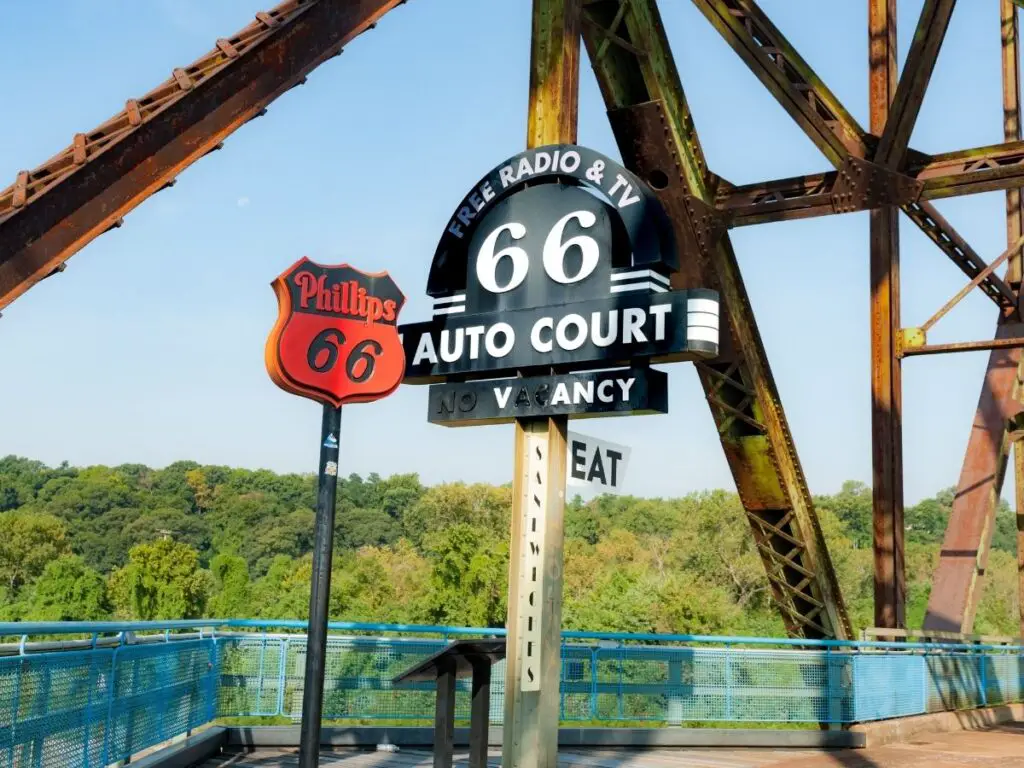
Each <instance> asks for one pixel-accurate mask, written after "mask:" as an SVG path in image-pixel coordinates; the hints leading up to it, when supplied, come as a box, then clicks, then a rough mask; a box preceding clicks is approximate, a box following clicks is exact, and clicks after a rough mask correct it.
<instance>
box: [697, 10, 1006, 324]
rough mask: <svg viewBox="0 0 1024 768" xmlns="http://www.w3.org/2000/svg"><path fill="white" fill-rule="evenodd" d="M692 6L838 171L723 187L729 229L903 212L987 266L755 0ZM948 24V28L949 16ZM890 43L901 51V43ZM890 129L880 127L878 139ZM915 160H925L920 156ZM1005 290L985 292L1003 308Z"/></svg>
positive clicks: (952, 254)
mask: <svg viewBox="0 0 1024 768" xmlns="http://www.w3.org/2000/svg"><path fill="white" fill-rule="evenodd" d="M693 2H694V4H695V5H696V6H697V7H698V8H699V9H700V10H701V11H702V12H703V13H704V15H705V16H706V17H707V18H708V20H709V21H710V22H711V23H712V25H713V26H714V27H715V29H717V30H718V31H719V33H720V34H721V35H722V37H723V38H724V39H725V41H726V42H727V43H728V44H729V46H730V47H731V48H732V49H733V50H735V51H736V53H737V54H738V55H739V56H740V58H741V59H743V61H744V62H745V63H746V64H747V66H748V67H750V69H751V71H752V72H753V73H754V74H755V75H756V76H757V78H758V79H759V80H760V81H761V82H762V83H763V84H764V85H765V87H766V88H767V89H768V91H769V92H770V93H771V94H772V95H773V96H774V97H775V99H776V100H777V101H778V102H779V104H780V105H782V107H783V108H784V109H785V110H786V111H787V112H789V114H790V116H792V117H793V119H794V120H795V121H796V123H797V125H799V126H800V128H801V129H803V131H804V133H806V134H807V137H808V138H809V139H810V140H811V141H812V142H814V144H815V145H816V146H817V147H818V149H820V150H821V151H822V153H823V154H824V155H825V157H826V158H827V159H828V160H829V162H831V163H832V165H833V166H835V167H836V169H837V170H836V172H835V173H832V174H821V175H817V176H806V177H795V178H793V179H784V180H781V181H780V182H775V183H769V184H768V185H751V186H749V187H743V188H735V187H733V188H731V189H730V188H729V187H728V186H726V185H722V186H721V187H719V188H718V189H717V190H716V203H717V204H718V205H719V207H721V208H723V209H724V210H726V211H727V212H728V213H729V221H730V225H731V226H743V225H749V224H757V223H762V222H765V221H772V220H777V219H797V218H805V217H808V216H813V215H825V214H835V213H848V212H852V211H862V210H868V209H872V210H873V209H877V208H879V207H881V206H884V205H898V206H900V207H901V208H902V210H903V212H904V213H906V214H907V216H908V218H910V220H911V221H913V222H914V223H915V224H916V225H917V226H918V227H920V228H921V230H922V231H923V232H924V233H925V234H926V235H927V236H928V237H929V238H930V239H931V240H932V242H933V243H935V244H936V245H937V246H938V247H939V249H940V250H942V252H943V253H945V254H946V256H947V257H949V259H950V260H951V261H952V262H953V263H954V264H955V265H957V266H958V267H960V268H961V269H962V270H963V271H964V274H966V275H967V276H968V277H974V275H975V274H977V271H978V270H975V269H973V266H974V265H976V264H980V265H981V268H983V267H984V262H983V261H982V260H981V258H980V257H979V256H978V255H977V254H976V253H975V252H974V251H973V249H971V247H970V246H969V245H968V244H967V242H966V241H965V240H964V238H963V237H962V236H961V235H960V233H958V232H957V231H956V230H955V229H954V228H953V226H952V225H951V224H950V223H949V222H948V221H946V220H945V219H944V218H943V217H942V216H940V215H939V214H938V212H937V211H935V210H934V209H933V208H931V207H930V206H928V205H927V204H925V203H922V202H920V201H919V198H920V196H921V191H922V189H923V186H924V182H922V181H919V180H917V179H914V178H910V177H908V176H906V175H905V174H903V173H901V172H899V171H898V170H897V169H895V168H894V167H891V166H887V165H885V164H883V163H881V161H880V158H878V157H876V156H875V155H876V146H877V145H878V138H877V137H876V136H875V135H874V134H871V133H867V132H865V131H864V129H863V128H862V127H861V126H860V125H859V124H858V123H857V121H856V120H855V119H854V118H853V117H852V116H851V115H850V113H849V112H847V110H846V108H845V107H843V105H842V103H841V102H840V101H839V99H838V98H837V97H836V96H835V94H833V93H832V91H831V90H829V88H828V86H827V85H825V83H824V81H823V80H822V79H821V78H820V77H819V76H818V75H817V73H815V71H814V70H813V69H812V68H811V66H810V65H809V64H808V63H807V62H806V61H804V59H803V58H802V57H801V56H800V54H799V53H798V52H797V51H796V49H795V48H794V47H793V45H792V44H791V43H790V42H789V41H788V40H787V39H786V38H785V36H783V34H782V33H781V32H780V31H779V30H778V29H777V28H776V27H775V25H774V24H772V22H771V20H770V19H769V18H768V17H767V15H765V13H764V11H762V10H761V8H760V7H759V6H758V5H757V3H756V2H754V0H693ZM926 10H927V9H926ZM950 10H951V8H950ZM929 18H931V17H929ZM943 18H944V19H945V21H946V22H947V23H948V17H943ZM872 41H873V43H872V44H873V46H874V47H875V48H877V47H878V46H879V45H880V44H882V43H886V42H887V41H886V40H874V38H873V37H872ZM888 42H891V43H892V45H895V38H893V40H892V41H888ZM873 50H874V49H873ZM876 52H877V51H876ZM872 60H874V54H873V55H872ZM915 60H917V61H919V62H921V63H919V66H920V67H921V70H922V71H921V73H920V75H919V78H920V79H927V76H929V75H930V72H931V69H930V68H929V67H927V66H925V65H924V62H923V61H921V57H920V56H919V55H918V56H917V57H916V59H915ZM893 78H895V73H894V74H893ZM893 88H894V89H895V88H896V83H895V79H894V80H893ZM886 109H888V107H887V108H886ZM914 115H916V108H914ZM884 125H885V123H881V124H880V125H879V127H878V128H877V132H878V133H881V132H882V127H884ZM872 128H873V129H875V127H874V126H872ZM904 154H905V152H904ZM911 154H912V155H913V156H914V157H915V158H918V157H919V154H918V153H911ZM995 280H998V278H995ZM1004 288H1005V286H1002V285H998V284H995V282H994V281H991V282H983V283H982V285H981V289H982V290H983V291H984V292H985V293H986V294H987V295H988V296H989V297H990V298H992V299H993V300H995V301H996V303H997V304H999V303H1002V302H1005V301H1010V302H1011V303H1012V302H1013V297H1012V295H1011V294H1008V293H1005V292H1004V291H1003V289H1004Z"/></svg>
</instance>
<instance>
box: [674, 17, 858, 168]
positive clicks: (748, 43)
mask: <svg viewBox="0 0 1024 768" xmlns="http://www.w3.org/2000/svg"><path fill="white" fill-rule="evenodd" d="M693 3H694V5H696V6H697V7H698V8H699V9H700V11H701V12H702V13H703V14H704V15H705V16H706V17H707V19H708V21H710V22H711V24H712V25H713V26H714V27H715V29H716V30H718V32H719V34H721V35H722V37H723V38H724V39H725V41H726V42H727V43H728V44H729V46H730V47H731V48H732V49H733V50H734V51H736V53H737V54H739V56H740V58H741V59H743V61H744V62H745V63H746V65H747V66H748V67H750V70H751V71H752V72H753V73H754V74H755V75H756V76H757V78H758V80H760V81H761V82H762V83H763V84H764V86H765V87H766V88H767V89H768V91H769V92H770V93H771V94H772V95H773V96H774V97H775V99H776V101H778V102H779V104H781V105H782V107H783V108H784V109H785V110H786V111H787V112H788V113H789V114H790V116H791V117H792V118H793V119H794V120H795V121H796V122H797V124H798V125H799V126H800V127H801V128H802V129H803V131H804V133H806V134H807V135H808V137H809V138H810V139H811V141H813V142H814V144H815V146H817V147H818V149H820V150H821V151H822V153H824V155H825V156H826V157H827V158H828V159H829V161H830V162H831V163H832V164H833V165H834V166H836V167H839V166H841V165H842V164H843V161H844V160H845V159H846V157H847V155H850V154H852V155H854V156H857V157H862V158H863V157H867V155H868V146H867V137H866V136H865V134H864V130H863V129H862V128H861V127H860V126H859V125H858V124H857V121H856V120H854V118H853V117H852V116H851V115H850V113H849V112H847V111H846V109H845V108H844V107H843V105H842V104H841V103H840V102H839V99H837V98H836V97H835V95H834V94H833V93H832V92H831V91H830V90H829V89H828V88H827V87H826V86H825V83H824V82H822V80H821V78H820V77H818V75H817V73H815V71H814V70H813V69H812V68H811V66H810V65H809V64H808V63H807V62H806V61H804V59H803V58H801V56H800V54H799V53H797V51H796V49H795V48H793V46H792V45H791V44H790V42H789V41H788V40H787V39H786V38H785V37H784V36H783V35H782V33H781V32H780V31H779V30H778V29H777V28H776V27H775V25H774V24H772V22H771V20H770V19H769V18H768V17H767V16H766V15H765V13H764V11H762V10H761V8H760V7H759V6H758V5H757V3H755V2H754V1H753V0H693Z"/></svg>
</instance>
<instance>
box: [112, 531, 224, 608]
mask: <svg viewBox="0 0 1024 768" xmlns="http://www.w3.org/2000/svg"><path fill="white" fill-rule="evenodd" d="M111 580H112V582H113V583H112V584H111V593H112V594H113V596H114V601H115V606H116V608H117V610H118V612H119V613H120V614H121V615H123V616H131V617H133V618H137V619H142V620H145V621H151V620H155V619H196V618H200V617H201V616H203V615H204V612H205V609H206V604H207V600H208V598H209V593H210V588H211V584H210V581H211V579H210V574H209V573H208V572H207V571H203V570H202V569H201V568H200V567H199V554H198V553H197V552H196V551H195V550H194V549H192V547H190V546H188V545H187V544H181V543H178V542H175V541H172V540H170V539H162V540H160V541H155V542H152V543H150V544H137V545H136V546H134V547H132V549H131V551H130V552H129V553H128V564H127V565H125V566H124V568H120V569H118V570H116V571H114V572H113V573H112V574H111Z"/></svg>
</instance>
